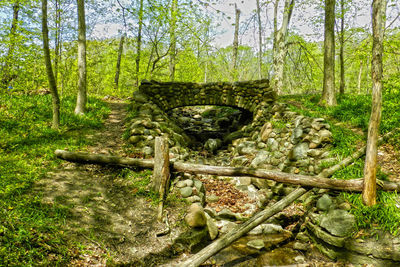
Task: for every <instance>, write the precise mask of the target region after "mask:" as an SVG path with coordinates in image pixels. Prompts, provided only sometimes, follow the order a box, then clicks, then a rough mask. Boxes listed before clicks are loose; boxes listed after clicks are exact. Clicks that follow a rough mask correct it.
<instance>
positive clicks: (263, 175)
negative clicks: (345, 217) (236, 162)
mask: <svg viewBox="0 0 400 267" xmlns="http://www.w3.org/2000/svg"><path fill="white" fill-rule="evenodd" d="M173 168H174V170H177V171H181V172H187V173H193V174H209V175H218V176H236V177H237V176H249V177H255V178H260V179H269V180H273V181H276V182H279V183H287V184H294V185H301V186H305V187H318V188H326V189H334V190H343V191H355V192H361V191H362V188H363V181H362V179H350V180H339V179H329V178H323V177H316V176H308V175H298V174H291V173H285V172H278V171H268V170H263V169H253V168H246V167H219V166H208V165H199V164H188V163H182V162H175V163H174V164H173ZM381 189H382V190H384V191H396V190H397V191H399V190H400V184H398V183H393V182H387V181H382V186H381Z"/></svg>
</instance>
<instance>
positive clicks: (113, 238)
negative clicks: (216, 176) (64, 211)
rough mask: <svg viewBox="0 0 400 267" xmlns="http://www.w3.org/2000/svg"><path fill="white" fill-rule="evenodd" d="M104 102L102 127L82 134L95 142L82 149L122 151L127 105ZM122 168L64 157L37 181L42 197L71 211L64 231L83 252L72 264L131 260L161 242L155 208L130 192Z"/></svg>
mask: <svg viewBox="0 0 400 267" xmlns="http://www.w3.org/2000/svg"><path fill="white" fill-rule="evenodd" d="M109 105H110V108H111V114H110V116H109V117H108V119H107V120H106V122H105V127H104V128H103V129H101V130H100V131H98V132H96V133H94V134H93V135H88V136H86V138H89V139H91V140H93V141H94V145H91V146H89V147H88V148H87V151H88V152H96V153H107V154H119V155H123V154H124V153H123V151H124V149H123V146H124V141H123V140H122V134H123V132H124V130H125V127H124V119H125V117H126V107H127V104H126V103H122V102H109ZM121 173H123V171H122V170H121V169H119V170H118V169H113V168H106V167H101V166H96V165H81V164H75V163H69V162H64V163H62V165H61V166H60V167H59V169H57V170H53V171H51V172H49V173H47V176H46V177H45V178H43V179H42V180H40V181H39V182H38V183H37V184H36V186H35V189H36V190H35V191H36V192H37V193H38V194H40V195H42V199H43V201H44V202H46V203H49V204H53V203H57V204H61V205H64V206H67V207H69V208H70V210H71V213H72V214H71V216H69V217H68V219H67V220H66V224H65V231H66V232H67V233H68V236H69V237H70V238H71V240H72V241H73V242H74V241H78V242H79V243H81V244H84V245H85V249H86V250H87V251H88V252H87V253H85V254H84V255H79V256H78V257H77V259H75V260H74V261H73V262H72V263H71V266H106V262H107V260H111V261H112V262H116V263H118V264H124V263H130V262H132V261H135V260H136V259H137V258H140V257H142V256H143V255H146V253H149V252H150V251H151V250H156V249H155V248H156V247H160V246H159V245H160V243H162V242H163V238H156V237H155V234H153V232H158V231H160V229H163V228H164V227H165V225H164V224H161V223H158V222H157V221H156V214H157V212H156V211H155V210H156V208H155V207H154V205H151V203H150V202H149V201H148V200H147V199H146V198H144V197H142V198H141V197H137V196H134V194H133V190H134V188H133V186H132V181H130V180H128V179H126V178H125V177H123V175H122V174H121ZM164 241H165V240H164Z"/></svg>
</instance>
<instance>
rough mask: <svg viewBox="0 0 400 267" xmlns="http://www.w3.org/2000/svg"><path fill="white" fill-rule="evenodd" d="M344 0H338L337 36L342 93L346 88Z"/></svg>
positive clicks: (340, 90)
mask: <svg viewBox="0 0 400 267" xmlns="http://www.w3.org/2000/svg"><path fill="white" fill-rule="evenodd" d="M344 14H345V10H344V0H340V36H339V43H340V49H339V59H340V87H339V92H340V94H341V95H343V94H344V90H345V88H346V80H345V78H346V77H345V70H344Z"/></svg>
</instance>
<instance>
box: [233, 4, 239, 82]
mask: <svg viewBox="0 0 400 267" xmlns="http://www.w3.org/2000/svg"><path fill="white" fill-rule="evenodd" d="M239 22H240V10H239V9H238V8H237V5H236V3H235V31H234V34H233V45H232V73H233V75H232V76H233V77H232V78H233V80H237V76H238V75H237V57H238V50H239Z"/></svg>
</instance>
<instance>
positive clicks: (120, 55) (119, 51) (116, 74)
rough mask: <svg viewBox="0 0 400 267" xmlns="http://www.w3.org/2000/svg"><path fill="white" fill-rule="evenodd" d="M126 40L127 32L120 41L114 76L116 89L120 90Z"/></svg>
mask: <svg viewBox="0 0 400 267" xmlns="http://www.w3.org/2000/svg"><path fill="white" fill-rule="evenodd" d="M124 41H125V33H124V34H123V35H122V36H121V40H120V41H119V47H118V58H117V66H116V70H115V77H114V86H115V90H118V83H119V74H120V72H121V60H122V52H123V51H124Z"/></svg>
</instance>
